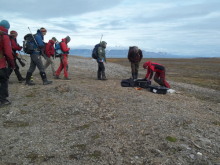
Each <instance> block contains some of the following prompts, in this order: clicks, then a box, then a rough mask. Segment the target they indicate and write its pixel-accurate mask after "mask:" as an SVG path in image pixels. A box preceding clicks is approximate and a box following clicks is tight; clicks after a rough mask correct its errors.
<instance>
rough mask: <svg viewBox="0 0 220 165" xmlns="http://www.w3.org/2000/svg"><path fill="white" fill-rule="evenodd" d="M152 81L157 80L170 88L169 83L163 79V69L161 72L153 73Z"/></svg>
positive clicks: (161, 84)
mask: <svg viewBox="0 0 220 165" xmlns="http://www.w3.org/2000/svg"><path fill="white" fill-rule="evenodd" d="M154 81H155V82H157V83H158V84H159V85H160V86H165V87H167V88H170V85H169V84H168V82H166V80H165V69H164V70H163V71H161V72H156V73H155V75H154Z"/></svg>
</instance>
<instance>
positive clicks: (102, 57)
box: [97, 41, 107, 80]
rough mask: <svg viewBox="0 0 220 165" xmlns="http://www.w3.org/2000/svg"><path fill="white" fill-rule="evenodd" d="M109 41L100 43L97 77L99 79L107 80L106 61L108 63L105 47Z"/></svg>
mask: <svg viewBox="0 0 220 165" xmlns="http://www.w3.org/2000/svg"><path fill="white" fill-rule="evenodd" d="M106 45H107V42H105V41H102V42H101V43H100V47H99V48H98V59H97V63H98V72H97V78H98V80H107V78H106V76H105V65H104V62H105V63H107V61H106V56H105V48H106Z"/></svg>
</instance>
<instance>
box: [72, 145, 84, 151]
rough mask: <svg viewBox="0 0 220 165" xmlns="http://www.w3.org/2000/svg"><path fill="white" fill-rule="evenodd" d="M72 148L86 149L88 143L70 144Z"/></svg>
mask: <svg viewBox="0 0 220 165" xmlns="http://www.w3.org/2000/svg"><path fill="white" fill-rule="evenodd" d="M70 148H71V149H75V148H78V149H80V150H85V149H86V144H77V145H73V146H70Z"/></svg>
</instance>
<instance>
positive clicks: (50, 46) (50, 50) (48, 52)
mask: <svg viewBox="0 0 220 165" xmlns="http://www.w3.org/2000/svg"><path fill="white" fill-rule="evenodd" d="M56 41H57V39H56V38H55V37H53V38H52V39H51V40H49V42H48V43H47V45H46V48H45V49H46V50H45V54H46V56H47V57H48V58H47V60H46V63H45V64H44V69H45V70H46V69H47V67H48V66H49V65H51V69H52V73H53V76H55V69H54V67H55V64H54V62H53V60H52V57H53V58H54V43H55V42H56Z"/></svg>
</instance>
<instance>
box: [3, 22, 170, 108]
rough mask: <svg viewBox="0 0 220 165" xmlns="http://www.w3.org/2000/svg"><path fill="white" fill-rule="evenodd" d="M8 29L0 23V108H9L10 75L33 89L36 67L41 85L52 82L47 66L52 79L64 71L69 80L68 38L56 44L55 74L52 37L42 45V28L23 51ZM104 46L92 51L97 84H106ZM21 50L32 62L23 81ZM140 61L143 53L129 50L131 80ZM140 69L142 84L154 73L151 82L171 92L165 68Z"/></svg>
mask: <svg viewBox="0 0 220 165" xmlns="http://www.w3.org/2000/svg"><path fill="white" fill-rule="evenodd" d="M9 28H10V24H9V22H8V21H7V20H2V21H1V22H0V107H3V106H5V105H9V104H11V102H10V101H8V100H7V99H6V98H7V97H8V96H9V94H8V82H9V77H10V75H11V73H12V72H13V70H14V72H15V74H16V76H17V78H18V81H19V82H24V81H25V84H26V85H35V84H34V83H33V82H32V81H31V77H32V74H33V72H34V71H35V69H36V67H37V68H38V69H39V71H40V76H41V78H42V81H43V85H48V84H51V83H52V82H53V81H48V80H47V76H46V73H45V69H46V68H47V67H48V66H50V65H51V69H52V74H53V76H54V78H55V79H61V78H60V77H59V75H60V73H61V71H62V70H64V80H71V79H70V78H69V76H68V62H67V58H68V54H69V50H70V48H68V46H67V44H68V43H69V42H70V40H71V38H70V37H69V36H67V37H65V38H63V39H62V41H61V42H59V43H58V47H60V53H59V55H58V56H57V57H59V58H60V66H59V68H58V69H57V71H55V64H54V62H53V59H54V56H55V54H56V51H55V48H54V44H56V43H57V42H58V41H57V39H56V37H52V39H51V40H49V42H48V43H45V42H44V36H45V35H46V33H47V30H46V29H45V28H43V27H42V28H40V29H38V30H37V33H36V34H34V35H33V34H31V38H32V39H33V43H32V45H31V42H29V41H28V42H26V45H25V44H24V45H23V46H24V47H22V46H20V45H19V44H18V43H17V39H16V38H17V36H18V33H17V32H16V31H15V30H12V31H10V34H8V31H9ZM24 38H28V35H26V36H25V37H24ZM106 45H107V43H106V42H105V41H100V44H97V45H96V46H95V47H96V48H97V50H96V51H94V49H95V48H94V49H93V53H94V52H95V54H97V57H96V58H95V59H96V61H97V63H98V71H97V79H98V80H107V78H106V75H105V65H104V62H105V63H107V61H106V52H105V49H106ZM22 48H23V50H24V52H28V54H30V60H31V62H30V67H29V69H28V70H27V73H26V77H25V78H24V77H22V75H21V73H20V71H19V66H18V64H17V62H16V60H20V58H19V57H18V54H17V53H16V51H21V50H22ZM27 49H29V50H27ZM30 50H31V51H30ZM41 56H43V57H44V58H45V60H46V62H45V64H44V65H43V62H42V60H41ZM142 58H143V54H142V51H141V50H140V49H139V48H138V47H137V46H134V47H132V49H130V50H129V52H128V59H129V61H130V63H131V73H132V77H133V79H134V80H135V79H137V78H138V69H139V64H140V61H141V59H142ZM143 68H144V69H147V74H146V76H145V78H144V80H146V81H148V82H149V81H151V78H152V76H153V72H156V74H155V76H154V80H155V81H156V82H157V83H158V84H159V85H161V86H165V87H167V88H170V85H169V84H168V83H167V82H166V80H165V68H164V66H162V65H161V64H158V63H152V62H151V61H149V62H146V63H144V65H143Z"/></svg>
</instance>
